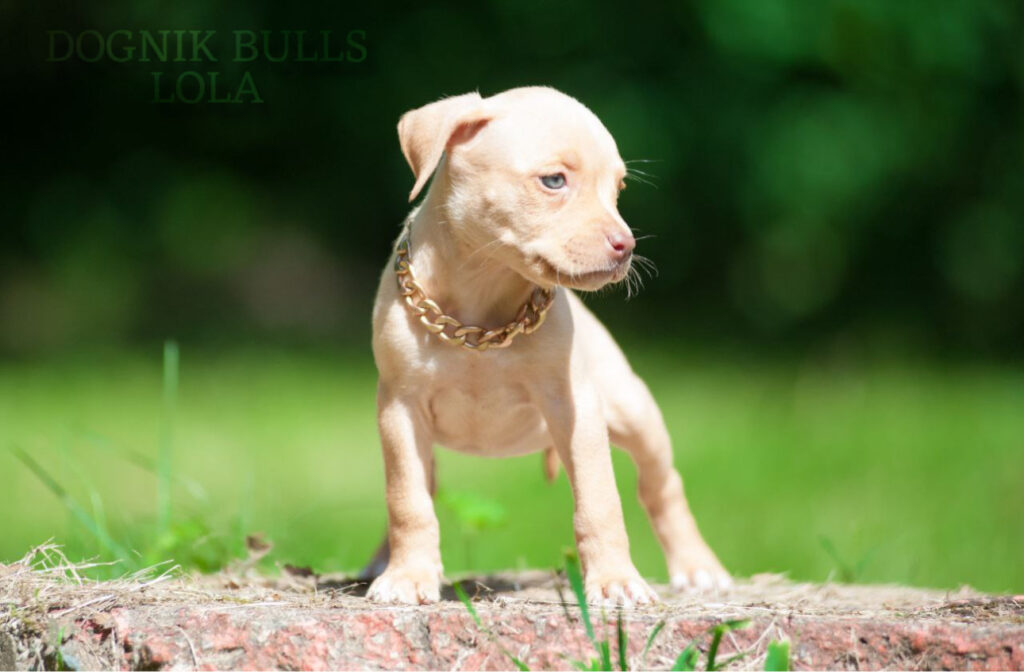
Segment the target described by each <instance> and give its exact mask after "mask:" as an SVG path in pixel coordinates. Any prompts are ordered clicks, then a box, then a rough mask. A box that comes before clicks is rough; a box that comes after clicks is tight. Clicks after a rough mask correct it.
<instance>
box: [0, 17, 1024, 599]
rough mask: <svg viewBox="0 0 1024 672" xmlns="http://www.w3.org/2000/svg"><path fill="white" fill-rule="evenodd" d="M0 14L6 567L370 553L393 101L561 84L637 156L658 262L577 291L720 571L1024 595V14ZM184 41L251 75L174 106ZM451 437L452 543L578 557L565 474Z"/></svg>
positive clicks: (309, 559)
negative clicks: (331, 57)
mask: <svg viewBox="0 0 1024 672" xmlns="http://www.w3.org/2000/svg"><path fill="white" fill-rule="evenodd" d="M0 25H3V26H4V30H5V33H6V35H5V40H3V42H2V44H0V49H2V50H3V51H2V52H0V55H2V58H0V76H2V77H3V81H4V83H5V87H4V90H5V91H7V92H8V96H7V99H6V100H5V108H6V111H7V112H8V117H9V119H10V120H9V122H8V123H7V131H6V133H5V135H4V140H3V155H4V160H3V162H2V165H3V171H4V179H3V180H2V181H0V196H2V198H3V202H4V206H5V208H4V210H5V212H4V216H3V224H2V226H0V506H2V507H3V511H4V515H3V521H4V522H3V523H2V527H0V530H2V534H0V561H3V560H11V559H13V558H15V557H18V556H20V555H21V554H22V553H23V552H24V551H25V550H26V549H27V548H28V547H29V546H31V545H32V544H34V543H37V542H40V541H43V540H45V539H47V538H49V537H51V536H53V537H56V538H57V540H58V541H59V542H61V543H64V544H66V545H67V546H68V550H69V552H70V553H71V554H72V555H74V556H91V555H96V554H100V555H101V556H103V557H116V556H117V555H118V554H119V553H120V554H124V553H125V552H127V553H128V557H126V559H125V564H126V565H130V564H132V563H142V562H150V561H156V560H158V559H162V558H163V557H174V558H175V559H176V560H178V561H179V562H182V563H184V564H186V565H189V566H196V567H200V568H204V569H212V568H215V567H217V566H218V565H219V564H221V563H223V562H224V561H225V560H226V559H227V558H230V557H234V556H237V555H239V554H241V552H242V550H241V540H242V537H243V535H244V534H245V533H249V532H254V531H257V530H260V531H264V532H266V534H267V535H268V536H269V537H270V538H271V539H272V540H273V541H274V542H275V544H276V549H275V551H274V553H273V554H272V556H271V557H272V560H274V559H276V560H277V561H279V562H282V563H283V562H292V563H298V564H311V565H312V566H313V567H314V568H315V569H317V570H321V571H329V570H349V569H354V568H356V567H357V566H359V564H360V563H361V562H362V561H363V560H364V559H365V558H366V557H367V556H368V555H369V554H370V553H371V552H372V550H373V546H374V545H375V544H376V542H377V541H378V539H379V537H380V535H381V533H382V532H383V528H384V521H385V513H384V502H383V480H382V468H381V464H380V458H379V451H378V446H377V438H376V431H375V421H374V385H375V374H374V370H373V363H372V360H371V356H370V352H369V311H370V307H371V305H372V296H373V291H374V288H375V285H376V282H377V279H378V277H379V270H380V268H381V266H382V264H383V262H384V260H385V259H386V257H387V254H388V251H389V245H390V242H391V240H392V239H393V238H394V237H395V235H396V233H397V227H398V224H399V222H400V221H401V220H402V218H403V216H404V214H405V213H406V211H407V207H408V206H407V204H406V196H407V194H408V190H409V188H410V186H411V183H412V178H411V174H410V172H409V170H408V168H407V167H406V165H405V163H404V160H403V159H402V157H401V154H400V152H399V150H398V143H397V138H396V134H395V123H396V122H397V119H398V117H399V116H400V115H401V114H402V113H403V112H404V111H406V110H408V109H410V108H413V107H417V106H419V105H422V104H424V103H426V102H429V101H431V100H433V99H436V98H438V97H440V96H442V95H450V94H459V93H464V92H466V91H470V90H475V89H478V90H479V91H480V92H481V93H482V94H484V95H489V94H492V93H496V92H498V91H501V90H504V89H506V88H509V87H512V86H519V85H526V84H547V85H550V86H554V87H556V88H559V89H561V90H563V91H565V92H567V93H569V94H571V95H574V96H576V97H577V98H579V99H580V100H581V101H583V102H584V103H585V104H587V105H588V106H589V107H590V108H591V109H593V110H594V112H595V113H597V115H598V116H599V117H600V118H601V119H602V120H603V121H604V122H605V124H606V126H607V127H608V128H609V130H610V131H611V132H612V134H613V135H614V136H615V137H616V139H617V141H618V144H619V148H620V151H621V153H622V155H623V157H624V158H625V159H627V160H632V159H642V160H646V161H649V162H648V163H644V164H636V165H642V166H643V167H642V170H644V171H645V173H648V174H649V177H648V178H646V179H649V181H650V182H652V183H653V184H652V185H648V184H644V183H639V182H634V183H633V184H632V185H631V187H630V188H629V189H628V190H627V191H626V192H625V193H624V195H623V197H622V200H621V202H620V207H621V210H622V213H623V215H624V217H625V218H626V220H627V221H628V222H630V223H631V225H633V227H634V228H635V230H636V231H637V233H638V235H644V236H652V238H649V239H645V240H642V241H641V242H640V246H639V252H640V253H641V254H643V255H645V256H648V257H650V258H651V259H652V260H653V261H654V262H655V264H656V265H657V268H658V274H657V276H656V277H652V278H650V279H649V280H648V281H647V283H646V288H645V289H644V291H643V292H641V294H640V295H639V296H637V297H635V298H633V299H631V300H629V301H628V302H627V301H625V300H624V299H625V296H624V293H623V292H615V291H612V292H605V293H602V294H601V295H600V296H599V297H593V298H589V299H588V303H589V305H590V306H591V307H592V308H593V309H594V310H595V312H597V313H598V314H599V316H600V317H602V319H604V320H605V321H606V322H607V323H608V324H609V325H610V326H611V328H612V329H613V331H614V332H615V333H616V334H617V335H618V336H619V337H620V340H621V341H622V342H623V345H624V348H625V349H626V351H627V354H628V355H630V357H631V359H633V360H634V362H635V365H636V368H637V370H638V371H639V372H640V373H641V374H642V375H644V377H645V378H646V379H647V380H648V381H649V383H650V385H651V387H652V389H653V390H654V392H655V395H656V396H657V397H658V399H659V401H660V402H661V404H662V405H663V410H664V412H665V415H666V418H667V420H668V422H669V425H670V430H671V431H672V434H673V437H674V439H675V442H676V453H677V464H678V465H679V467H680V468H681V470H682V471H683V475H684V479H686V481H687V488H688V491H689V494H690V498H691V501H692V504H693V507H694V509H695V510H696V512H697V515H698V520H699V521H700V523H701V525H702V527H703V529H704V531H705V534H706V536H707V537H708V538H709V541H710V542H711V543H712V545H713V546H714V547H715V548H716V549H717V550H718V552H719V554H720V555H721V556H722V559H723V560H724V562H725V563H726V564H727V565H728V566H729V567H730V568H731V569H733V570H734V571H735V572H737V573H739V574H741V575H749V574H752V573H756V572H762V571H776V572H782V571H788V572H790V574H791V576H793V577H795V578H799V579H814V580H821V579H824V578H826V577H828V576H832V577H833V578H836V579H840V580H864V581H902V582H909V583H914V584H921V585H935V586H943V587H953V586H956V585H958V584H960V583H970V584H972V585H975V586H978V587H981V588H985V589H989V590H1017V591H1020V590H1022V589H1024V524H1022V523H1021V520H1022V518H1024V363H1022V359H1021V355H1022V354H1024V46H1022V45H1024V4H1022V3H1020V2H1016V1H1011V0H1007V1H1005V2H995V1H983V0H963V1H954V0H940V1H939V2H924V1H910V0H907V1H903V2H889V1H883V0H877V1H860V2H858V1H852V0H850V1H838V0H837V1H830V2H829V1H822V2H803V1H798V0H792V1H788V2H787V1H781V0H758V1H757V2H751V1H747V0H717V1H714V2H712V1H707V2H679V3H672V4H671V5H651V4H646V5H645V4H638V3H625V4H624V3H611V2H599V3H593V2H563V3H555V4H552V3H532V2H496V3H487V4H485V3H478V4H474V5H463V4H457V3H454V2H442V3H431V5H430V6H424V5H422V4H414V3H408V4H405V5H401V4H397V3H392V4H372V5H371V4H369V3H367V4H365V5H363V6H360V7H343V6H341V5H339V4H338V3H320V4H318V3H301V4H300V3H287V4H284V5H282V4H281V3H272V2H269V0H258V1H256V2H251V3H246V4H245V6H244V7H243V6H239V5H238V4H237V3H226V2H222V1H220V0H215V1H212V2H202V3H200V2H194V1H190V2H182V3H175V4H167V3H155V2H149V1H146V0H139V1H137V2H123V1H122V2H117V1H115V2H107V3H102V4H101V3H99V2H93V3H80V2H60V1H58V2H52V3H46V4H45V6H44V5H39V4H38V3H37V5H36V6H32V5H30V4H25V3H21V4H16V3H3V4H0ZM86 29H91V30H97V31H99V32H100V33H102V34H103V35H105V36H109V35H110V34H111V33H112V32H113V31H115V30H131V31H136V32H137V31H140V30H151V31H156V30H161V29H164V30H202V31H206V30H216V31H217V34H216V36H215V37H214V38H213V39H211V41H210V46H211V50H212V51H213V52H214V53H215V55H217V56H218V58H219V59H220V60H219V61H218V62H217V63H208V62H202V63H174V62H169V63H153V62H150V63H142V62H138V60H137V58H136V59H134V60H131V61H129V62H126V63H117V62H112V61H111V60H109V59H106V58H104V59H101V60H99V61H98V62H94V63H90V62H84V61H82V60H80V59H78V58H70V59H68V60H66V61H61V62H48V61H47V56H48V47H49V45H48V41H47V31H51V30H65V31H68V32H70V33H71V34H73V35H79V34H80V33H81V31H83V30H86ZM232 30H255V31H261V30H268V31H273V32H272V33H271V37H270V39H271V48H272V50H273V52H274V53H278V52H279V51H280V50H282V49H283V48H284V37H283V33H282V32H281V31H284V30H306V31H309V34H310V35H314V36H315V35H318V33H319V31H321V30H331V31H333V38H332V39H333V40H334V41H335V42H334V44H336V45H339V48H340V45H343V43H344V39H345V36H346V35H347V34H348V33H349V32H350V31H353V30H362V31H365V40H364V41H365V45H366V58H365V60H363V61H361V62H342V63H337V62H332V63H325V62H319V61H318V62H297V61H296V60H295V58H294V56H296V54H295V43H294V41H293V42H292V43H291V49H292V56H293V58H291V59H289V60H288V61H286V62H282V63H271V62H268V61H267V60H266V59H264V58H260V59H257V60H256V61H253V62H247V63H240V62H232V61H231V58H230V56H231V53H230V52H231V46H232V35H231V31H232ZM291 39H292V40H294V34H293V35H292V37H291ZM86 44H87V45H88V42H87V43H86ZM135 44H137V40H136V42H135ZM186 44H189V43H188V42H186ZM188 70H194V71H197V72H200V73H203V76H204V77H206V78H207V82H208V81H209V75H206V74H205V73H207V72H211V71H213V72H217V73H218V75H217V77H218V81H219V82H221V83H222V86H223V89H222V93H221V95H223V92H224V91H234V89H235V87H237V86H238V85H239V83H240V82H241V80H242V77H243V75H244V73H246V72H248V73H249V75H250V76H251V78H252V80H253V82H255V84H256V86H257V87H258V90H259V95H260V97H261V98H262V99H263V100H264V101H265V102H264V103H262V104H240V105H226V104H212V103H208V102H201V103H199V104H195V105H187V104H181V103H178V104H158V103H153V102H152V98H153V95H154V94H153V75H152V73H153V72H154V71H161V72H163V73H164V75H163V77H164V81H165V82H167V81H170V82H173V81H174V80H175V79H176V78H177V77H178V76H179V75H180V74H181V73H183V72H185V71H188ZM168 338H173V339H176V341H177V342H178V343H179V344H180V347H181V366H180V370H179V374H180V381H179V385H178V389H177V392H176V393H175V394H171V395H168V394H167V393H166V392H165V390H163V387H162V386H163V385H164V384H165V383H166V381H164V382H162V372H161V347H162V346H161V344H162V343H163V341H164V340H165V339H168ZM172 399H173V400H174V402H175V404H174V405H175V408H173V409H171V408H169V404H170V400H172ZM161 445H163V446H164V447H165V448H167V449H168V451H167V452H165V453H164V454H165V455H168V454H169V455H170V456H171V460H170V462H169V463H164V465H163V467H161V466H160V465H161V463H160V462H159V458H158V455H159V446H161ZM10 448H13V449H15V450H20V451H23V454H24V455H27V456H28V459H29V460H30V461H33V460H34V462H33V464H35V465H36V466H37V467H38V468H39V469H41V470H42V471H44V472H45V474H46V475H47V476H48V477H50V478H52V479H53V480H54V481H55V482H56V484H58V485H59V486H60V487H61V488H63V489H65V490H66V495H65V496H66V499H65V500H64V501H63V502H62V501H61V500H60V499H58V498H57V497H55V496H54V492H53V487H52V486H53V484H50V486H48V485H47V484H46V483H45V482H44V481H43V480H41V479H40V478H38V477H37V475H35V474H33V473H32V471H31V470H30V469H29V467H28V466H26V463H25V461H24V459H22V460H19V459H18V458H17V457H16V453H12V452H11V451H10V450H8V449H10ZM621 458H622V456H621V455H617V457H616V460H617V462H616V466H617V472H618V474H619V482H620V489H621V490H622V492H623V496H624V506H625V507H626V513H627V518H628V523H629V527H630V533H631V538H632V540H633V546H634V556H635V559H636V560H637V563H638V564H639V566H640V567H641V569H642V571H644V572H645V573H646V574H648V575H651V576H654V577H662V578H663V577H664V569H663V567H662V564H661V559H660V553H659V552H658V550H657V548H656V544H655V542H654V540H653V537H652V535H651V534H650V531H649V530H648V527H647V524H646V522H645V521H644V519H643V515H642V513H641V511H640V510H639V508H638V507H637V505H636V503H635V497H634V493H633V477H634V474H633V471H632V467H631V465H630V464H629V463H628V460H625V459H621ZM440 459H441V474H440V477H441V484H442V487H443V488H444V489H445V492H446V493H447V494H446V497H445V498H444V501H443V502H442V503H441V504H440V505H439V512H440V515H441V518H442V525H443V534H444V548H443V551H444V556H445V562H446V567H447V568H448V569H449V570H450V571H453V572H457V571H462V570H466V569H495V568H503V567H515V566H520V565H526V566H551V565H554V564H555V563H556V562H557V561H558V558H559V551H560V549H561V547H562V546H563V545H566V544H568V543H570V542H571V500H570V495H569V491H568V486H567V484H566V482H565V479H564V476H563V477H561V479H560V480H559V481H558V482H556V483H555V484H554V485H550V486H549V485H547V484H545V483H544V482H543V478H542V476H541V463H540V459H539V458H537V457H528V458H523V459H517V460H511V461H507V462H493V461H484V460H474V459H470V458H465V457H461V456H456V455H452V454H449V453H445V452H444V451H442V455H441V458H440ZM160 474H163V475H164V477H167V478H170V479H172V483H173V485H172V487H171V490H170V493H171V498H170V499H171V509H170V518H169V519H168V520H162V519H161V510H163V511H165V512H166V509H161V507H160V505H158V503H157V499H156V497H155V492H156V491H158V490H160V491H161V492H163V491H165V490H164V489H163V488H162V487H159V481H160V478H161V476H160ZM68 502H71V503H70V504H69V503H68ZM75 507H81V508H80V509H75ZM75 511H78V513H77V514H76V513H75ZM76 516H77V517H76ZM538 525H543V526H544V529H545V530H548V531H550V534H544V535H538V534H536V529H537V526H538ZM112 544H113V545H112ZM132 550H137V551H138V552H139V555H135V554H132V553H131V552H130V551H132ZM272 560H271V561H270V564H271V565H272Z"/></svg>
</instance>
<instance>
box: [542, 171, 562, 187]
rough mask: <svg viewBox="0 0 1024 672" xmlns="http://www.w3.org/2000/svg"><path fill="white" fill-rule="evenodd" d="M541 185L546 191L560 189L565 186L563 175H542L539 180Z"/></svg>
mask: <svg viewBox="0 0 1024 672" xmlns="http://www.w3.org/2000/svg"><path fill="white" fill-rule="evenodd" d="M540 182H541V184H543V185H544V186H545V187H547V188H548V189H561V188H562V187H564V186H565V175H564V174H562V173H555V174H554V175H543V176H542V177H541V178H540Z"/></svg>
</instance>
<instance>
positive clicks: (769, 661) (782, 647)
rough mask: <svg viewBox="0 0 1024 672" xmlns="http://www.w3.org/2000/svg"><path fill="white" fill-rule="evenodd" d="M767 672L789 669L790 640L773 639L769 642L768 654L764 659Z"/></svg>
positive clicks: (781, 671) (784, 671) (779, 671)
mask: <svg viewBox="0 0 1024 672" xmlns="http://www.w3.org/2000/svg"><path fill="white" fill-rule="evenodd" d="M764 669H765V670H766V672H787V671H788V670H789V642H788V641H773V642H771V643H770V644H768V656H767V657H766V658H765V659H764Z"/></svg>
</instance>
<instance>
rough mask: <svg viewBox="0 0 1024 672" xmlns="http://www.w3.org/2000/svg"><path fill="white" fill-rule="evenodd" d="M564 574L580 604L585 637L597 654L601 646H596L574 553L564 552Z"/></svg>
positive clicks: (578, 563) (577, 562)
mask: <svg viewBox="0 0 1024 672" xmlns="http://www.w3.org/2000/svg"><path fill="white" fill-rule="evenodd" d="M565 574H566V576H568V577H569V586H571V587H572V592H573V593H574V594H575V595H576V601H577V602H578V603H579V605H580V616H581V617H582V619H583V626H584V627H585V628H586V630H587V637H588V638H589V639H590V641H591V642H592V643H593V644H594V648H596V649H597V652H598V654H600V653H601V647H600V646H598V643H597V637H596V636H595V635H594V624H593V623H591V622H590V609H589V608H588V607H587V593H586V591H585V590H584V589H583V573H582V572H581V571H580V561H579V559H578V558H577V557H576V554H575V553H572V552H569V553H566V554H565Z"/></svg>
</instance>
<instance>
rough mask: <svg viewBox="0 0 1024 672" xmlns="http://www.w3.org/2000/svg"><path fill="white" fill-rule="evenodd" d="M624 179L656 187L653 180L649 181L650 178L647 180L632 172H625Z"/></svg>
mask: <svg viewBox="0 0 1024 672" xmlns="http://www.w3.org/2000/svg"><path fill="white" fill-rule="evenodd" d="M625 179H627V180H633V181H634V182H639V183H641V184H646V185H648V186H651V187H654V188H655V189H657V188H658V185H657V184H655V183H654V182H651V181H650V180H648V179H647V178H645V177H640V176H639V175H634V174H633V173H626V178H625Z"/></svg>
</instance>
